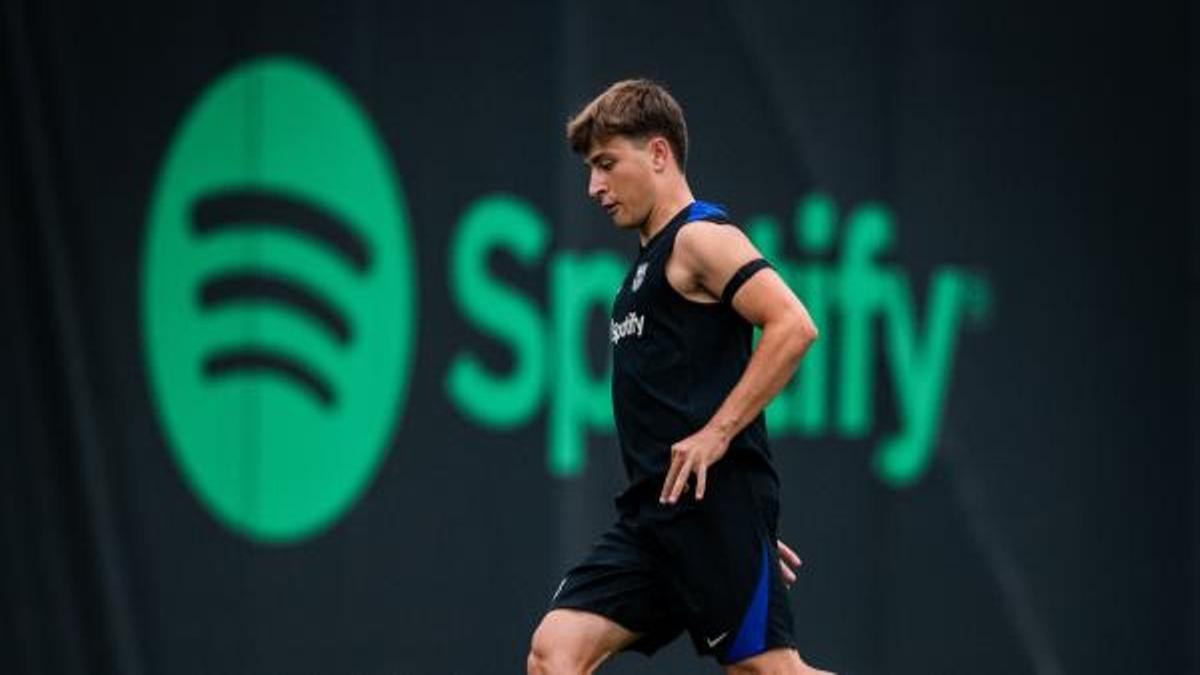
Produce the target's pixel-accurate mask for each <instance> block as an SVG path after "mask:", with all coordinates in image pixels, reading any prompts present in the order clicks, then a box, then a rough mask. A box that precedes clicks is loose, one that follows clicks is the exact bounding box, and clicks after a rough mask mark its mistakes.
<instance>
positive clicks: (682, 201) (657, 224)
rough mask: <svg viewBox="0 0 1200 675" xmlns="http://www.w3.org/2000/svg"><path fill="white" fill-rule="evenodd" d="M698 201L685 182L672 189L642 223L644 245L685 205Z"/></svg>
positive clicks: (641, 232) (640, 229) (641, 235)
mask: <svg viewBox="0 0 1200 675" xmlns="http://www.w3.org/2000/svg"><path fill="white" fill-rule="evenodd" d="M694 201H696V199H695V197H693V196H692V191H691V189H689V188H688V186H687V184H686V183H685V184H684V185H682V186H681V187H679V188H678V189H676V190H673V191H671V193H670V196H669V197H667V198H666V199H660V200H658V201H657V202H656V203H655V204H654V208H652V209H650V215H649V216H648V217H647V218H646V222H644V223H642V226H641V228H639V230H638V233H639V235H640V237H641V240H642V245H643V246H645V245H646V242H648V241H650V239H652V238H653V237H654V235H656V234H658V233H659V231H661V230H662V229H663V228H664V227H666V226H667V223H669V222H671V218H673V217H674V216H675V214H677V213H679V212H680V211H682V210H683V207H685V206H687V205H688V204H691V203H692V202H694Z"/></svg>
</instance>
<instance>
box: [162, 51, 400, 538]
mask: <svg viewBox="0 0 1200 675" xmlns="http://www.w3.org/2000/svg"><path fill="white" fill-rule="evenodd" d="M147 228H148V231H147V235H146V242H145V247H144V254H143V255H144V258H143V261H142V264H143V268H142V275H143V277H142V297H141V302H142V329H143V335H144V339H145V349H146V354H147V359H148V364H149V374H150V380H151V389H152V392H153V396H154V401H155V404H156V406H157V410H158V413H159V416H160V418H161V421H162V426H163V428H164V430H165V433H166V436H167V439H168V441H169V445H170V448H171V450H172V452H173V453H174V457H175V459H176V461H177V463H178V465H179V467H180V469H181V470H182V473H183V475H184V476H185V478H186V480H187V481H188V483H189V485H190V486H191V488H192V489H193V491H194V492H195V494H196V495H197V497H198V498H199V499H200V501H201V502H202V503H203V504H204V505H205V506H207V507H208V509H209V510H210V511H211V512H212V513H213V514H214V515H215V516H216V517H217V518H218V520H220V521H221V522H223V523H224V524H226V525H227V526H228V527H230V528H232V529H233V530H235V531H237V532H239V533H241V534H243V535H245V536H247V537H249V538H251V539H254V540H256V541H265V542H287V541H295V540H298V539H302V538H304V537H308V536H312V535H313V534H316V533H317V532H319V531H321V530H322V529H323V528H325V527H328V526H329V525H331V524H332V523H334V522H335V521H336V520H337V519H338V518H339V517H340V516H341V515H343V514H344V513H345V512H346V511H347V509H349V508H350V506H351V505H352V504H353V503H354V501H355V500H356V499H357V497H358V496H359V495H360V494H361V493H362V491H363V489H364V488H365V487H366V485H367V484H368V483H369V481H370V479H371V477H372V475H373V474H374V472H375V469H376V468H377V467H378V466H379V464H380V462H381V460H382V459H383V457H384V455H385V454H386V451H387V448H388V444H389V441H390V439H391V436H392V432H393V428H394V427H395V425H396V423H397V420H398V418H399V416H400V413H401V411H402V410H403V408H404V403H405V395H406V392H407V387H408V381H409V376H410V374H411V361H412V358H411V357H412V354H413V349H414V337H413V330H412V327H413V323H414V322H413V319H414V317H415V316H416V292H415V289H414V284H415V278H416V274H415V264H414V256H413V251H412V243H411V241H410V234H409V223H408V218H407V215H406V207H405V203H404V197H403V194H402V193H401V190H400V184H399V181H398V179H397V177H396V175H395V173H394V171H393V169H392V167H391V164H390V162H389V159H388V154H387V151H386V149H385V147H384V146H383V144H382V142H381V140H380V139H379V137H378V135H377V134H376V132H375V130H374V128H373V126H372V124H371V122H370V120H369V119H368V118H367V116H366V114H365V113H364V112H363V109H362V108H361V107H359V105H358V104H357V103H356V102H355V101H354V99H353V98H352V96H351V95H350V94H349V92H347V91H346V90H345V89H344V88H343V87H342V86H341V85H340V84H339V83H337V82H336V81H334V80H333V79H331V78H330V77H329V76H328V75H326V74H324V73H322V72H321V71H319V70H317V69H316V68H314V67H313V66H311V65H308V64H306V63H304V62H301V61H298V60H295V59H290V58H262V59H256V60H252V61H248V62H244V63H242V64H241V65H239V66H238V67H236V68H234V69H233V70H232V71H230V72H228V73H226V74H225V75H223V76H222V77H220V78H219V79H217V80H216V81H215V82H214V83H213V84H212V85H211V86H209V87H208V89H207V90H205V91H204V92H203V93H202V95H201V96H200V97H199V99H198V100H197V101H196V103H195V104H194V105H193V106H192V108H191V109H190V110H189V112H188V113H187V115H186V116H185V118H184V119H183V121H182V123H181V124H180V127H179V129H178V131H177V132H176V134H175V137H174V140H173V141H172V143H171V146H170V149H169V151H168V152H167V155H166V157H165V160H164V162H163V165H162V167H161V169H160V173H159V176H158V181H157V184H156V187H155V191H154V193H153V197H152V200H151V204H150V209H149V218H148V224H147Z"/></svg>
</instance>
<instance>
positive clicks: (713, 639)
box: [704, 631, 729, 649]
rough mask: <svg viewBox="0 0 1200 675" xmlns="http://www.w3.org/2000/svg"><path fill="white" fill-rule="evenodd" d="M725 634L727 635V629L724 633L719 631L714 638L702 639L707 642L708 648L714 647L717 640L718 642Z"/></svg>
mask: <svg viewBox="0 0 1200 675" xmlns="http://www.w3.org/2000/svg"><path fill="white" fill-rule="evenodd" d="M726 635H729V631H725V632H724V633H721V634H720V635H718V636H717V637H715V638H704V641H705V642H707V643H708V647H709V649H711V648H713V647H716V646H717V643H718V642H720V641H721V640H724V639H725V636H726Z"/></svg>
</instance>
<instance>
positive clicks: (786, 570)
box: [779, 560, 796, 588]
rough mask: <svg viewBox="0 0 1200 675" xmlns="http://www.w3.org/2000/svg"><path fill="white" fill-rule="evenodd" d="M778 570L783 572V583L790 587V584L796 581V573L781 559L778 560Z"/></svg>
mask: <svg viewBox="0 0 1200 675" xmlns="http://www.w3.org/2000/svg"><path fill="white" fill-rule="evenodd" d="M779 570H780V571H781V572H782V573H783V585H784V586H787V587H788V588H791V587H792V584H794V583H796V573H795V572H793V571H792V568H790V567H788V566H787V565H785V564H784V563H783V561H782V560H780V561H779Z"/></svg>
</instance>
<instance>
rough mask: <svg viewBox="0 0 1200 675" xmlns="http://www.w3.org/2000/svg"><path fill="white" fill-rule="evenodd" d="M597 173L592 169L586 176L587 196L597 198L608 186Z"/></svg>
mask: <svg viewBox="0 0 1200 675" xmlns="http://www.w3.org/2000/svg"><path fill="white" fill-rule="evenodd" d="M597 174H598V172H597V171H592V172H591V174H590V175H589V176H588V196H589V197H591V198H592V199H597V200H598V199H600V198H601V197H602V196H603V195H604V193H605V192H607V191H608V187H607V186H606V185H605V184H604V181H603V180H602V179H601V178H600V176H599V175H597Z"/></svg>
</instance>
